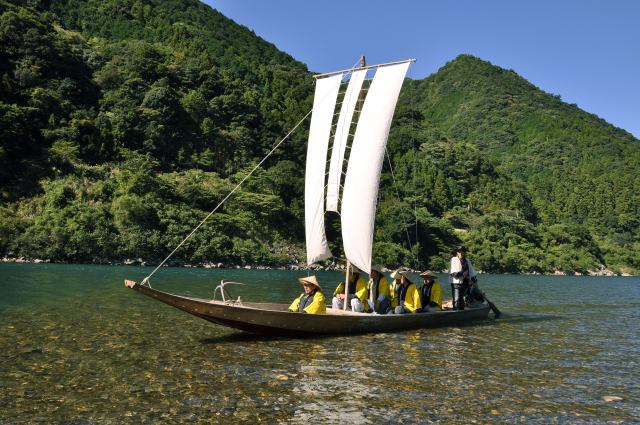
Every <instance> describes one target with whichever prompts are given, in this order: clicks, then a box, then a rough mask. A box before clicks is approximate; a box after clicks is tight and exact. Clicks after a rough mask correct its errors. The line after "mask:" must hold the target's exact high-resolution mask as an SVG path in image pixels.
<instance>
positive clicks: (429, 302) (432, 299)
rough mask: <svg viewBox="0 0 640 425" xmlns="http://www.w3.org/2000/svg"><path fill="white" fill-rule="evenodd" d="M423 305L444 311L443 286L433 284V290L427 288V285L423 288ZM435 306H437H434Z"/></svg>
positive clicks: (436, 283)
mask: <svg viewBox="0 0 640 425" xmlns="http://www.w3.org/2000/svg"><path fill="white" fill-rule="evenodd" d="M421 292H422V294H421V295H422V305H423V306H424V307H426V306H429V307H431V308H435V309H436V310H442V286H440V283H438V282H433V284H432V285H431V288H427V287H426V284H425V285H423V286H422V291H421ZM433 304H435V306H434V305H433Z"/></svg>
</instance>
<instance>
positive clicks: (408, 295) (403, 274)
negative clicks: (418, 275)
mask: <svg viewBox="0 0 640 425" xmlns="http://www.w3.org/2000/svg"><path fill="white" fill-rule="evenodd" d="M399 274H400V287H399V288H398V295H397V298H398V305H397V306H396V308H395V310H394V313H395V314H406V313H415V312H418V311H420V309H422V302H421V301H420V291H418V288H417V287H416V284H415V283H414V282H413V280H414V279H415V277H413V274H412V273H411V272H409V271H407V270H401V271H400V272H399Z"/></svg>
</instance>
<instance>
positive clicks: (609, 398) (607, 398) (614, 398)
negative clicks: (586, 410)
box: [602, 395, 624, 403]
mask: <svg viewBox="0 0 640 425" xmlns="http://www.w3.org/2000/svg"><path fill="white" fill-rule="evenodd" d="M602 399H603V400H604V401H606V402H607V403H610V402H612V401H622V400H624V398H622V397H620V396H617V395H605V396H602Z"/></svg>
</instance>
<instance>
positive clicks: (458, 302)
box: [451, 283, 469, 310]
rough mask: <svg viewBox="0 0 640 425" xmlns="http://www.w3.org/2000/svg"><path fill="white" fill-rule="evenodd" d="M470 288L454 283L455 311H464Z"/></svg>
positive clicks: (463, 284) (452, 287)
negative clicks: (465, 299)
mask: <svg viewBox="0 0 640 425" xmlns="http://www.w3.org/2000/svg"><path fill="white" fill-rule="evenodd" d="M468 289H469V286H468V285H467V284H465V283H452V284H451V293H452V296H453V309H454V310H464V298H465V295H467V291H468Z"/></svg>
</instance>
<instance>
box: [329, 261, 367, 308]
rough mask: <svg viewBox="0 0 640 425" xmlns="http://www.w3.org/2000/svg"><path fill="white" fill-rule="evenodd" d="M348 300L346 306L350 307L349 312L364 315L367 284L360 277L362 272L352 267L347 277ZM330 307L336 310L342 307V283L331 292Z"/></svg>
mask: <svg viewBox="0 0 640 425" xmlns="http://www.w3.org/2000/svg"><path fill="white" fill-rule="evenodd" d="M348 294H349V300H348V303H349V304H347V305H350V306H351V311H355V312H357V313H364V310H365V306H366V305H368V304H367V299H368V298H369V290H368V289H367V283H366V282H365V280H364V278H363V277H362V272H361V271H360V270H359V269H358V268H357V267H353V266H352V270H351V274H350V275H349V292H348ZM331 304H332V307H333V308H335V309H337V310H342V309H343V307H344V282H340V283H339V284H338V286H337V287H336V290H335V291H333V300H331Z"/></svg>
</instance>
